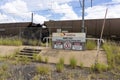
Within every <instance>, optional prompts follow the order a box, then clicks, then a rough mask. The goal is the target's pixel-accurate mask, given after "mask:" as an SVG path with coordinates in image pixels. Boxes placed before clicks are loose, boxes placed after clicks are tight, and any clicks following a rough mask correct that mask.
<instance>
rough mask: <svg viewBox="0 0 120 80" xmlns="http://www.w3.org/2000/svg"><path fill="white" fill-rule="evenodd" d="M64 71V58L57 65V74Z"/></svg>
mask: <svg viewBox="0 0 120 80" xmlns="http://www.w3.org/2000/svg"><path fill="white" fill-rule="evenodd" d="M63 69H64V58H63V57H61V58H60V59H59V62H58V63H57V65H56V70H57V72H62V71H63Z"/></svg>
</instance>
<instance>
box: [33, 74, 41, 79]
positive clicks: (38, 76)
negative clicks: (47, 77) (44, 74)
mask: <svg viewBox="0 0 120 80" xmlns="http://www.w3.org/2000/svg"><path fill="white" fill-rule="evenodd" d="M39 79H40V75H35V76H34V77H33V78H32V80H39Z"/></svg>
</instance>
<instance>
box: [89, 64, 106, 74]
mask: <svg viewBox="0 0 120 80" xmlns="http://www.w3.org/2000/svg"><path fill="white" fill-rule="evenodd" d="M91 70H92V71H95V72H99V73H100V72H104V71H107V70H108V66H106V65H104V64H101V63H96V64H94V65H92V66H91Z"/></svg>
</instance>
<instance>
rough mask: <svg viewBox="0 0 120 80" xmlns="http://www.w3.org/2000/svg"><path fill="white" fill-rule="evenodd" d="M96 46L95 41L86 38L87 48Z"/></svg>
mask: <svg viewBox="0 0 120 80" xmlns="http://www.w3.org/2000/svg"><path fill="white" fill-rule="evenodd" d="M95 48H96V42H95V41H93V40H88V41H87V43H86V49H87V50H93V49H95Z"/></svg>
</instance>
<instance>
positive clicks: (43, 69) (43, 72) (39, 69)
mask: <svg viewBox="0 0 120 80" xmlns="http://www.w3.org/2000/svg"><path fill="white" fill-rule="evenodd" d="M36 71H37V73H38V74H41V75H46V74H48V73H49V72H50V69H49V67H45V66H37V67H36Z"/></svg>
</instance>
